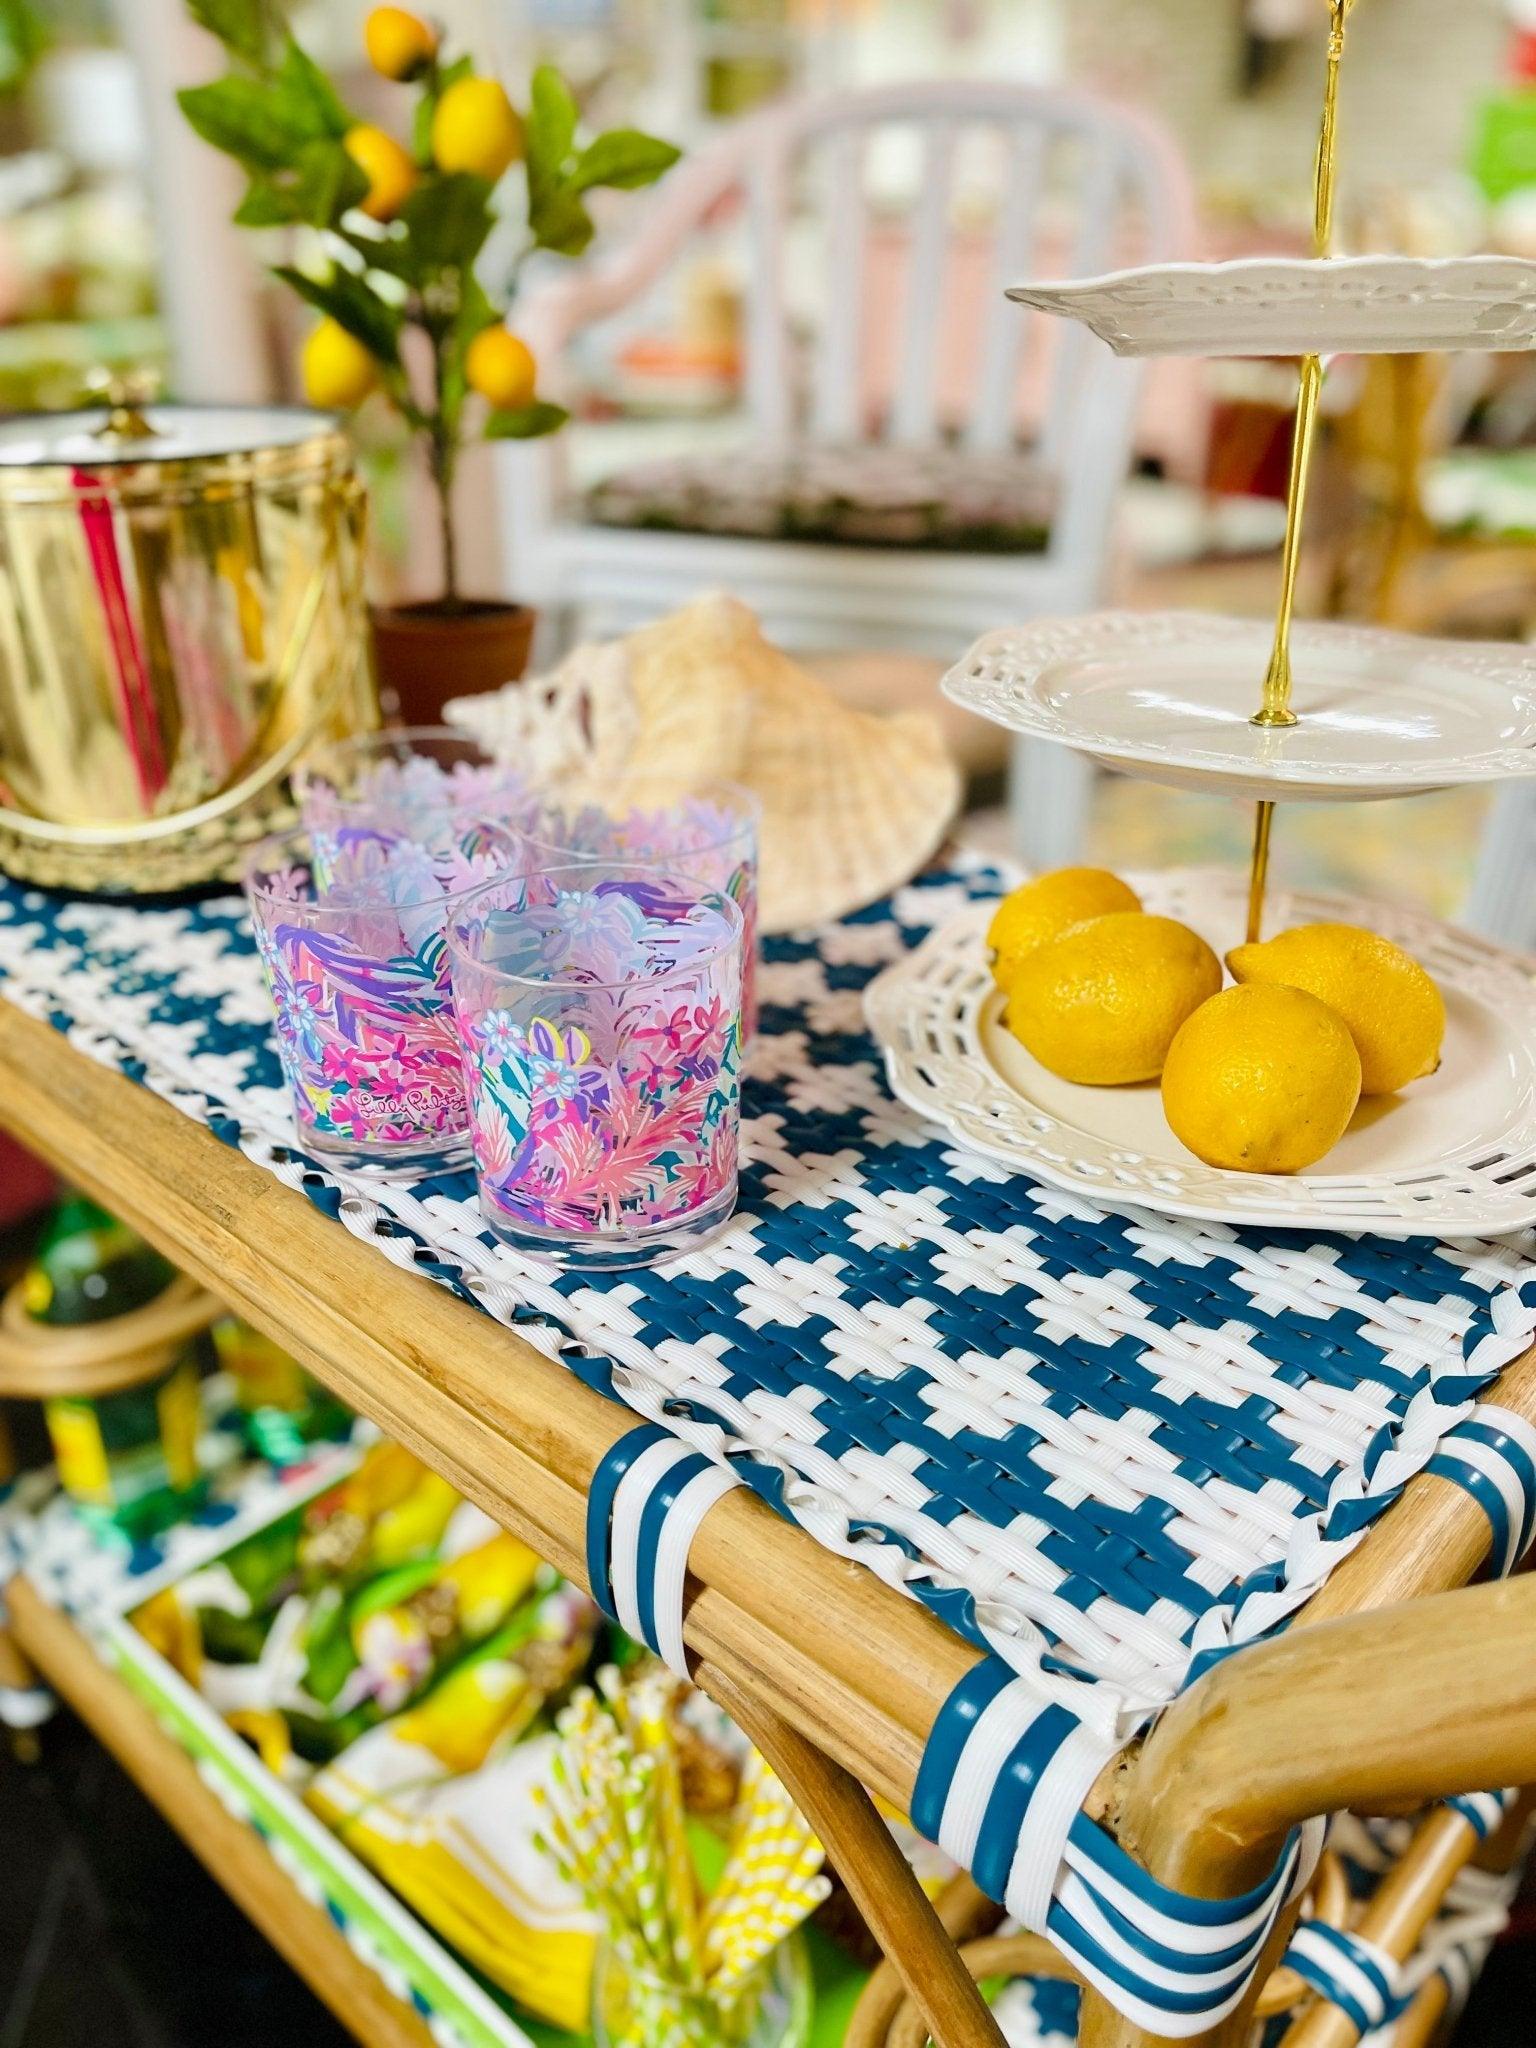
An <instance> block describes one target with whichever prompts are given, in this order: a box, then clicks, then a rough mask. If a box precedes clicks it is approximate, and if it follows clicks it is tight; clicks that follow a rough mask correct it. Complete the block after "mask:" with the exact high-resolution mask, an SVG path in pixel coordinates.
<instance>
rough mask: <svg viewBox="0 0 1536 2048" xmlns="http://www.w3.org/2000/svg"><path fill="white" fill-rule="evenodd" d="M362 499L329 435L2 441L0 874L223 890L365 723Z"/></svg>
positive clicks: (246, 427)
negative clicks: (310, 765)
mask: <svg viewBox="0 0 1536 2048" xmlns="http://www.w3.org/2000/svg"><path fill="white" fill-rule="evenodd" d="M363 524H364V500H363V493H362V488H361V486H360V484H359V483H358V480H357V476H356V472H355V470H354V467H353V462H352V455H351V450H350V448H349V446H348V444H347V441H346V439H345V437H344V436H343V435H342V434H341V433H340V431H339V430H338V428H337V426H336V423H335V422H334V420H332V419H331V418H330V417H329V416H328V415H326V414H322V413H312V412H307V411H303V410H301V409H298V408H270V409H258V410H227V409H220V408H212V407H210V408H202V407H185V406H156V407H151V408H149V409H148V410H147V411H146V412H143V413H140V412H138V411H135V410H134V409H132V408H131V407H126V406H118V407H114V408H111V409H103V410H102V411H100V412H94V413H74V414H64V415H53V416H46V415H44V416H39V417H36V418H33V419H28V420H15V421H11V422H8V423H7V425H6V427H5V428H4V429H3V430H0V867H3V868H4V869H5V870H6V871H7V872H8V873H9V874H11V875H13V876H15V877H16V878H17V879H18V880H24V881H28V882H35V883H39V884H41V885H43V886H46V887H62V888H70V889H79V890H87V891H91V892H93V893H100V892H110V893H114V894H116V893H124V892H127V893H144V892H160V891H164V890H171V889H184V888H187V887H189V886H193V885H196V884H199V883H203V882H209V881H215V880H219V879H232V878H233V877H234V876H235V875H236V874H237V873H238V871H239V865H240V860H241V857H242V854H243V850H244V849H245V848H246V847H247V846H249V845H250V844H251V843H252V842H253V841H255V840H256V839H258V838H260V837H261V836H262V835H263V834H264V833H265V832H268V831H272V830H276V829H280V828H281V827H282V826H283V825H284V824H285V823H287V822H288V819H289V817H290V816H291V805H290V801H289V798H288V794H287V787H286V777H287V774H288V771H289V770H290V769H291V768H292V767H294V766H295V765H296V764H297V762H298V761H299V760H300V759H301V758H302V757H303V755H304V754H305V753H306V752H308V751H309V749H310V748H311V747H312V746H314V745H316V744H317V743H319V742H321V741H324V740H327V739H332V738H336V737H340V736H343V735H345V734H347V733H350V732H355V731H357V730H359V729H361V728H365V727H369V726H372V725H373V724H375V723H376V722H377V716H378V714H377V709H376V704H375V697H374V686H373V677H372V669H371V661H370V653H369V640H368V624H367V612H366V607H365V603H364V594H363Z"/></svg>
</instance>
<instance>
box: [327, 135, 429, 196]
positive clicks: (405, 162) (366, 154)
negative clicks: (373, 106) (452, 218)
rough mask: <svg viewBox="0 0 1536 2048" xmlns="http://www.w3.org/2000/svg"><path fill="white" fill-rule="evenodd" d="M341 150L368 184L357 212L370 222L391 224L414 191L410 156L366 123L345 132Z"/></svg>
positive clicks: (413, 166) (391, 139) (401, 147)
mask: <svg viewBox="0 0 1536 2048" xmlns="http://www.w3.org/2000/svg"><path fill="white" fill-rule="evenodd" d="M341 146H342V148H343V149H344V150H345V151H346V152H347V155H348V156H349V157H351V159H352V161H353V163H355V164H356V165H357V167H358V169H359V170H360V171H361V172H362V173H363V175H364V177H366V178H367V180H368V195H367V197H366V198H365V199H360V200H359V201H358V202H357V203H358V207H359V210H360V211H361V212H363V213H366V214H368V215H370V216H371V217H372V218H373V219H374V220H393V219H394V217H395V215H396V214H397V213H398V212H399V211H400V209H401V207H402V206H404V204H405V202H406V201H407V199H409V198H410V196H411V194H412V193H413V192H414V191H415V189H416V166H415V165H414V164H413V163H412V162H411V157H410V152H409V151H408V150H407V149H406V148H405V147H404V146H403V145H402V144H401V143H398V142H396V140H395V138H394V136H393V135H386V134H385V132H384V130H383V129H382V128H374V127H371V126H370V125H369V123H368V122H366V121H359V123H358V124H357V126H356V127H355V128H349V129H348V130H347V132H346V134H345V136H344V137H343V138H342V144H341Z"/></svg>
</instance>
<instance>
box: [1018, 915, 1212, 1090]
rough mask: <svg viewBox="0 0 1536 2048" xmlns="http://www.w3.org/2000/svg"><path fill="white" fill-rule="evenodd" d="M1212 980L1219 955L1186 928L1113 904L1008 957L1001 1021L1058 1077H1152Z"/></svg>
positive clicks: (1095, 1080)
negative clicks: (1010, 962)
mask: <svg viewBox="0 0 1536 2048" xmlns="http://www.w3.org/2000/svg"><path fill="white" fill-rule="evenodd" d="M1220 987H1221V964H1220V962H1219V961H1218V960H1217V958H1216V955H1215V954H1214V953H1213V952H1212V951H1211V949H1210V947H1209V946H1208V945H1207V944H1206V943H1205V941H1204V939H1202V938H1200V937H1199V936H1198V934H1197V933H1195V932H1192V931H1191V930H1190V929H1189V927H1188V925H1183V924H1179V923H1177V922H1176V921H1175V920H1174V919H1173V918H1171V917H1149V916H1147V915H1146V913H1145V912H1143V911H1139V910H1118V911H1111V912H1110V913H1109V914H1108V915H1107V916H1105V917H1092V918H1089V919H1088V920H1087V922H1086V923H1084V924H1078V925H1074V926H1072V928H1071V929H1070V930H1069V931H1067V932H1064V933H1063V934H1062V936H1061V937H1060V938H1059V939H1052V940H1049V941H1048V942H1047V943H1046V944H1045V945H1042V946H1036V947H1035V949H1034V951H1033V952H1030V953H1026V954H1025V955H1024V957H1023V959H1021V960H1018V961H1016V962H1015V964H1014V965H1013V967H1012V968H1011V970H1010V978H1009V981H1008V986H1007V996H1008V1011H1007V1024H1008V1028H1009V1030H1010V1031H1011V1032H1012V1033H1013V1035H1014V1037H1015V1038H1017V1039H1018V1041H1019V1043H1020V1044H1021V1045H1022V1046H1024V1047H1025V1048H1026V1050H1028V1051H1029V1052H1032V1053H1033V1054H1034V1056H1035V1058H1036V1059H1037V1060H1038V1061H1039V1062H1040V1064H1041V1066H1042V1067H1049V1068H1050V1070H1051V1072H1052V1073H1053V1074H1060V1076H1061V1077H1062V1079H1063V1080H1065V1081H1084V1082H1087V1083H1089V1084H1091V1085H1092V1086H1094V1087H1110V1086H1113V1085H1114V1084H1115V1083H1117V1082H1121V1081H1151V1080H1153V1079H1155V1078H1156V1076H1157V1075H1158V1074H1160V1073H1161V1072H1162V1070H1163V1061H1164V1059H1165V1058H1166V1057H1167V1053H1168V1047H1169V1046H1170V1044H1171V1043H1172V1042H1173V1036H1174V1033H1175V1032H1176V1031H1177V1030H1178V1028H1179V1026H1180V1025H1181V1024H1182V1023H1183V1022H1184V1020H1185V1018H1186V1017H1188V1016H1189V1014H1190V1012H1191V1011H1192V1010H1195V1009H1198V1007H1199V1006H1200V1004H1201V1003H1203V1002H1204V1001H1205V1000H1206V998H1207V997H1208V996H1213V995H1214V994H1215V993H1216V991H1217V989H1219V988H1220Z"/></svg>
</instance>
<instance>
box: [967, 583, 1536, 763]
mask: <svg viewBox="0 0 1536 2048" xmlns="http://www.w3.org/2000/svg"><path fill="white" fill-rule="evenodd" d="M1273 634H1274V628H1273V627H1272V626H1271V625H1269V624H1267V623H1266V622H1265V621H1263V620H1260V619H1229V618H1222V617H1220V616H1218V615H1216V614H1214V613H1207V612H1115V611H1103V612H1085V613H1083V614H1082V615H1081V616H1080V617H1077V618H1063V619H1033V620H1031V621H1030V622H1029V624H1027V625H1024V626H1010V627H1006V628H1004V629H1003V630H1002V631H1000V632H995V633H988V634H986V635H984V636H983V637H982V638H981V639H980V640H978V641H977V642H976V644H975V646H974V647H972V649H971V650H970V652H969V653H968V654H967V655H966V656H965V658H964V659H963V660H962V661H960V662H958V663H957V664H956V665H955V667H954V668H952V669H951V670H950V671H949V673H948V675H946V676H945V678H944V684H943V687H944V693H945V695H946V696H948V697H952V698H953V699H954V701H955V702H956V703H957V704H963V705H964V706H965V707H966V709H967V710H970V711H976V712H979V713H980V714H981V716H982V717H983V718H990V719H992V720H993V721H994V723H996V724H998V725H1002V726H1006V727H1008V728H1009V730H1010V731H1013V732H1022V733H1029V734H1031V735H1033V736H1035V737H1037V738H1040V739H1048V740H1056V741H1058V742H1059V743H1060V744H1061V745H1063V746H1068V747H1072V748H1074V749H1076V751H1078V752H1079V753H1084V754H1091V755H1092V756H1093V757H1094V759H1095V760H1098V761H1102V762H1103V763H1104V765H1105V766H1106V767H1110V768H1118V769H1120V770H1122V771H1123V772H1125V773H1126V774H1131V775H1141V776H1144V777H1147V778H1149V779H1150V780H1152V781H1154V782H1167V783H1172V784H1173V785H1174V786H1175V787H1176V788H1181V789H1199V790H1207V791H1222V792H1224V793H1225V794H1227V795H1229V796H1242V797H1254V798H1259V797H1283V798H1287V799H1289V800H1291V801H1294V802H1299V803H1324V802H1349V803H1356V802H1359V801H1360V800H1361V799H1363V798H1375V797H1389V796H1408V795H1411V794H1412V793H1413V792H1414V791H1415V790H1426V789H1442V788H1445V787H1446V786H1447V785H1449V784H1452V783H1465V782H1495V781H1504V780H1508V779H1510V778H1515V777H1521V776H1527V775H1536V648H1531V647H1524V646H1513V645H1511V646H1502V645H1496V644H1493V643H1490V642H1479V641H1464V640H1424V639H1420V638H1418V637H1417V636H1416V635H1414V634H1411V633H1392V632H1387V631H1385V630H1384V629H1381V628H1378V627H1372V626H1348V625H1334V624H1331V623H1327V622H1307V623H1303V624H1299V625H1298V626H1296V628H1295V629H1294V631H1293V633H1292V637H1291V658H1292V667H1293V669H1294V672H1295V682H1294V685H1293V688H1292V693H1291V703H1292V707H1293V709H1294V710H1295V711H1296V713H1297V716H1298V723H1297V724H1295V725H1292V726H1285V727H1282V728H1279V729H1266V728H1264V727H1261V726H1256V725H1255V724H1254V723H1253V713H1254V711H1255V710H1256V709H1257V707H1258V703H1259V697H1260V689H1261V685H1262V682H1263V677H1264V671H1265V669H1266V667H1267V666H1268V663H1269V650H1270V642H1271V640H1272V638H1273Z"/></svg>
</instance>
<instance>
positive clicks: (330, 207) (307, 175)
mask: <svg viewBox="0 0 1536 2048" xmlns="http://www.w3.org/2000/svg"><path fill="white" fill-rule="evenodd" d="M291 194H292V201H293V207H294V218H295V219H297V220H303V221H308V223H309V224H310V226H311V227H316V228H328V227H330V226H332V225H333V224H334V223H335V222H336V221H338V220H339V219H340V218H341V216H342V215H343V214H344V213H345V212H346V211H347V209H348V208H349V207H352V206H357V205H359V204H361V202H362V201H363V200H364V199H366V198H367V196H368V176H367V173H366V172H365V171H364V170H363V167H362V165H361V164H357V163H354V162H353V161H352V159H351V157H350V156H348V155H347V152H346V151H345V150H344V149H343V148H342V146H341V144H340V143H339V142H311V143H308V144H307V145H306V146H305V147H304V148H303V149H302V150H301V151H300V152H299V160H298V164H297V166H296V175H295V177H294V180H293V185H292V188H291Z"/></svg>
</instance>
